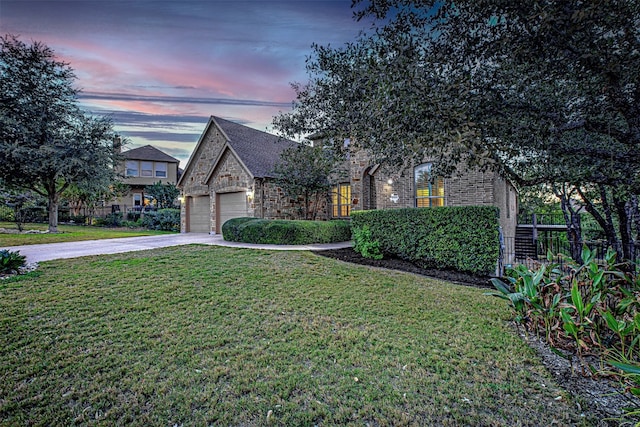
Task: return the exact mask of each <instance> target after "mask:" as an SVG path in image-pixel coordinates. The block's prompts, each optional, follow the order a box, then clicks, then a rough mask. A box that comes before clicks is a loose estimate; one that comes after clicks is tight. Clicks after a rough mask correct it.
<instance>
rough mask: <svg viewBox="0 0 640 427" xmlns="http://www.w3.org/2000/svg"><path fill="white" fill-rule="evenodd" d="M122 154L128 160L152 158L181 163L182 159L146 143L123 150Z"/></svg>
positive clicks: (157, 160)
mask: <svg viewBox="0 0 640 427" xmlns="http://www.w3.org/2000/svg"><path fill="white" fill-rule="evenodd" d="M122 155H123V156H124V158H125V159H128V160H152V161H154V162H168V163H180V160H178V159H176V158H175V157H171V156H170V155H168V154H167V153H164V152H162V151H160V150H158V149H157V148H156V147H153V146H151V145H145V146H143V147H138V148H133V149H131V150H128V151H123V152H122Z"/></svg>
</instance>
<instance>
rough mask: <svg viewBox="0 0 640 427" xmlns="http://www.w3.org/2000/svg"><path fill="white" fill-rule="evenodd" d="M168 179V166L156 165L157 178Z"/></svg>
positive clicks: (164, 164)
mask: <svg viewBox="0 0 640 427" xmlns="http://www.w3.org/2000/svg"><path fill="white" fill-rule="evenodd" d="M166 177H167V164H166V163H156V178H166Z"/></svg>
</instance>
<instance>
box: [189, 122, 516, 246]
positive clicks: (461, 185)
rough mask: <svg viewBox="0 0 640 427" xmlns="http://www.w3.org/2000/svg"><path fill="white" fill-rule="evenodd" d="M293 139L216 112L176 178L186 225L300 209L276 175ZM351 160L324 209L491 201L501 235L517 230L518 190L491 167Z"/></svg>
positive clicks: (336, 212) (214, 228) (337, 213)
mask: <svg viewBox="0 0 640 427" xmlns="http://www.w3.org/2000/svg"><path fill="white" fill-rule="evenodd" d="M292 144H295V142H293V141H289V140H286V139H283V138H280V137H278V136H275V135H271V134H269V133H266V132H261V131H258V130H255V129H252V128H249V127H246V126H243V125H240V124H237V123H234V122H230V121H228V120H223V119H221V118H218V117H211V119H210V120H209V122H208V123H207V126H206V128H205V130H204V132H203V133H202V135H201V137H200V139H199V141H198V143H197V145H196V147H195V149H194V151H193V153H192V155H191V157H190V159H189V162H188V163H187V166H186V168H185V171H184V173H183V175H182V177H181V178H180V180H179V181H178V187H180V189H181V191H182V195H183V197H184V203H183V204H182V215H181V219H182V221H181V231H182V232H208V233H220V231H221V230H220V227H221V226H222V224H223V223H224V222H225V221H226V220H228V219H230V218H235V217H241V216H250V217H258V218H268V219H279V218H293V217H296V215H295V213H296V212H297V209H299V203H298V201H297V200H291V199H290V198H288V197H286V196H285V195H284V193H283V192H282V190H281V189H280V188H278V186H277V185H275V183H274V182H273V179H272V177H273V173H272V171H273V166H274V165H275V164H276V163H277V162H278V161H279V160H280V153H281V152H282V150H283V149H284V148H286V147H289V146H291V145H292ZM349 162H350V164H349V172H350V173H349V178H348V179H345V181H344V182H340V183H338V184H337V185H336V186H335V187H334V188H333V191H332V192H331V195H330V196H331V197H330V204H329V206H327V207H326V208H327V209H323V208H325V207H319V208H320V211H322V212H324V217H329V218H347V217H349V215H350V213H351V211H353V210H363V209H390V208H401V207H434V206H470V205H493V206H497V207H498V208H499V209H500V224H501V226H502V230H503V234H504V236H509V237H512V236H514V235H515V228H516V217H517V192H516V190H515V189H514V187H513V186H512V185H511V184H510V183H509V182H508V181H506V180H504V179H503V178H502V177H500V176H499V175H497V174H495V173H493V172H480V171H463V173H462V174H461V175H460V176H456V177H452V178H444V179H443V178H439V177H436V176H432V174H431V167H432V165H431V163H429V162H424V163H422V164H419V165H416V166H415V167H414V168H413V169H412V170H405V171H404V172H402V173H400V172H399V173H397V174H395V175H393V176H389V175H387V174H385V173H384V172H383V168H381V167H379V166H378V165H375V164H371V163H370V162H369V160H368V157H367V155H366V153H365V152H363V151H359V152H355V153H352V154H351V156H350V158H349ZM320 217H322V215H320Z"/></svg>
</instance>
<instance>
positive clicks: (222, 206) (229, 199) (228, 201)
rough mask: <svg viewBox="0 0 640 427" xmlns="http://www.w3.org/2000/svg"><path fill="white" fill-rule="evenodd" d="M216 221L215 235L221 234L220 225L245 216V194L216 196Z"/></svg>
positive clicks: (221, 194)
mask: <svg viewBox="0 0 640 427" xmlns="http://www.w3.org/2000/svg"><path fill="white" fill-rule="evenodd" d="M217 201H218V209H217V212H218V213H219V214H218V221H217V222H216V233H220V232H221V227H222V224H224V223H225V222H226V221H228V220H230V219H231V218H238V217H241V216H247V195H246V193H245V192H238V193H220V194H218V200H217Z"/></svg>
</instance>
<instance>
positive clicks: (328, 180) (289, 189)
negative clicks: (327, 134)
mask: <svg viewBox="0 0 640 427" xmlns="http://www.w3.org/2000/svg"><path fill="white" fill-rule="evenodd" d="M340 164H341V163H340V160H339V158H338V156H336V155H335V153H334V150H332V149H330V148H329V147H323V146H322V145H315V146H314V145H307V144H302V143H301V144H298V145H296V146H292V147H289V148H287V149H285V150H284V151H283V152H282V154H281V156H280V161H279V162H278V163H277V164H276V165H275V167H274V175H275V180H276V183H277V184H278V186H279V187H280V188H282V190H283V191H284V192H285V194H286V195H287V196H289V197H291V198H293V199H298V198H302V201H303V204H304V206H303V210H304V211H303V212H302V215H301V216H302V217H303V218H304V219H315V218H316V215H317V213H318V207H319V206H320V204H321V203H323V202H326V200H323V199H325V198H326V197H327V193H328V191H329V190H330V189H331V186H332V182H333V180H332V178H334V177H337V176H340V175H339V174H340Z"/></svg>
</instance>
